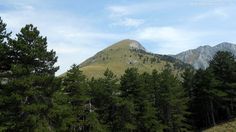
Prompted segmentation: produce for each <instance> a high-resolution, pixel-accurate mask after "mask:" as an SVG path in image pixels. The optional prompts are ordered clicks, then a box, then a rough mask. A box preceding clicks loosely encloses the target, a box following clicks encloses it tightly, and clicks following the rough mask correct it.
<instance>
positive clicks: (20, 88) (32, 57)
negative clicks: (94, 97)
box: [3, 25, 58, 131]
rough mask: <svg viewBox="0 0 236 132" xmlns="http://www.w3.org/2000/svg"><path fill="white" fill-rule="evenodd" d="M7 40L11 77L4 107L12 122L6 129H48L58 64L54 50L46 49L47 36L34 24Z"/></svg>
mask: <svg viewBox="0 0 236 132" xmlns="http://www.w3.org/2000/svg"><path fill="white" fill-rule="evenodd" d="M16 36H17V37H16V39H14V40H12V41H10V42H9V43H8V47H9V52H8V55H9V56H10V59H11V60H12V62H11V63H10V74H11V78H8V86H7V87H6V88H5V89H3V91H4V92H5V100H6V101H5V108H7V111H8V112H7V113H8V117H7V119H8V120H11V125H9V126H7V127H8V128H7V130H12V131H15V130H19V131H49V130H50V129H51V128H50V125H49V119H48V111H49V110H50V108H51V106H52V100H51V96H52V94H53V93H54V91H55V90H56V89H57V82H58V81H57V79H56V78H55V75H54V74H55V72H56V71H57V70H58V67H55V66H54V64H55V63H56V61H57V57H56V56H55V52H54V51H52V50H51V51H47V39H46V38H45V37H42V36H40V33H39V31H38V30H37V28H36V27H34V26H33V25H26V26H25V27H24V28H22V29H21V31H20V33H19V34H17V35H16Z"/></svg>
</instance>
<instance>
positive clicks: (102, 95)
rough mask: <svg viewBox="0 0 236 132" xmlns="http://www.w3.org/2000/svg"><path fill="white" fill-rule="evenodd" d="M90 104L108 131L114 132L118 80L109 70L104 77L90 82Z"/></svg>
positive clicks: (115, 127) (115, 126)
mask: <svg viewBox="0 0 236 132" xmlns="http://www.w3.org/2000/svg"><path fill="white" fill-rule="evenodd" d="M90 87H91V96H92V104H94V106H95V111H96V113H98V117H99V120H100V121H101V122H102V124H104V125H106V127H107V129H108V130H109V131H116V129H118V128H117V125H116V124H117V122H116V117H115V114H116V110H117V103H118V101H119V97H118V94H119V89H118V88H119V86H118V79H117V78H116V76H115V75H114V73H113V72H112V71H110V70H108V69H107V70H106V71H105V72H104V77H102V78H99V79H92V80H91V81H90Z"/></svg>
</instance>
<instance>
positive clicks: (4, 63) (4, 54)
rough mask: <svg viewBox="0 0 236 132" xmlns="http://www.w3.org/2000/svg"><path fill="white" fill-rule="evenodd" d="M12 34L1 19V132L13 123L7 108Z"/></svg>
mask: <svg viewBox="0 0 236 132" xmlns="http://www.w3.org/2000/svg"><path fill="white" fill-rule="evenodd" d="M10 35H11V33H8V32H7V30H6V24H5V23H4V22H3V20H2V19H1V17H0V131H4V130H5V129H7V126H8V125H12V122H11V121H10V120H9V119H7V118H8V110H7V108H6V103H5V102H7V100H6V99H7V96H6V94H7V93H6V91H5V90H4V89H6V87H7V83H8V81H7V80H8V78H9V77H10V73H9V71H10V64H11V59H10V55H9V46H8V41H9V39H10Z"/></svg>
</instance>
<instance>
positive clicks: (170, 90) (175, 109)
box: [152, 68, 188, 132]
mask: <svg viewBox="0 0 236 132" xmlns="http://www.w3.org/2000/svg"><path fill="white" fill-rule="evenodd" d="M152 76H153V79H158V80H154V81H153V85H152V86H153V87H154V89H155V105H156V109H157V110H158V117H159V118H160V119H161V123H162V124H163V126H164V129H163V130H164V131H170V132H178V131H184V130H185V129H186V128H187V127H188V125H187V124H186V123H185V121H186V118H185V115H186V114H188V112H187V103H188V98H187V97H186V94H185V92H184V89H183V88H182V86H181V83H180V81H178V79H177V78H176V77H175V76H174V75H172V73H171V71H170V70H169V69H168V68H167V69H165V70H164V71H163V72H162V73H160V74H159V75H158V74H157V73H156V72H155V71H154V72H153V75H152Z"/></svg>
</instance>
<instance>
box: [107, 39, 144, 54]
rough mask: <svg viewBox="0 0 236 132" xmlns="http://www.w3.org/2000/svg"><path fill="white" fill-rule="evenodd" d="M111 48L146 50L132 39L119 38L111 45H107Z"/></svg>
mask: <svg viewBox="0 0 236 132" xmlns="http://www.w3.org/2000/svg"><path fill="white" fill-rule="evenodd" d="M111 48H115V49H116V48H123V49H138V50H144V51H146V49H145V48H144V47H143V46H142V45H141V44H140V43H139V42H138V41H136V40H132V39H124V40H121V41H119V42H117V43H115V44H113V45H112V46H110V47H108V49H111Z"/></svg>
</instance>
